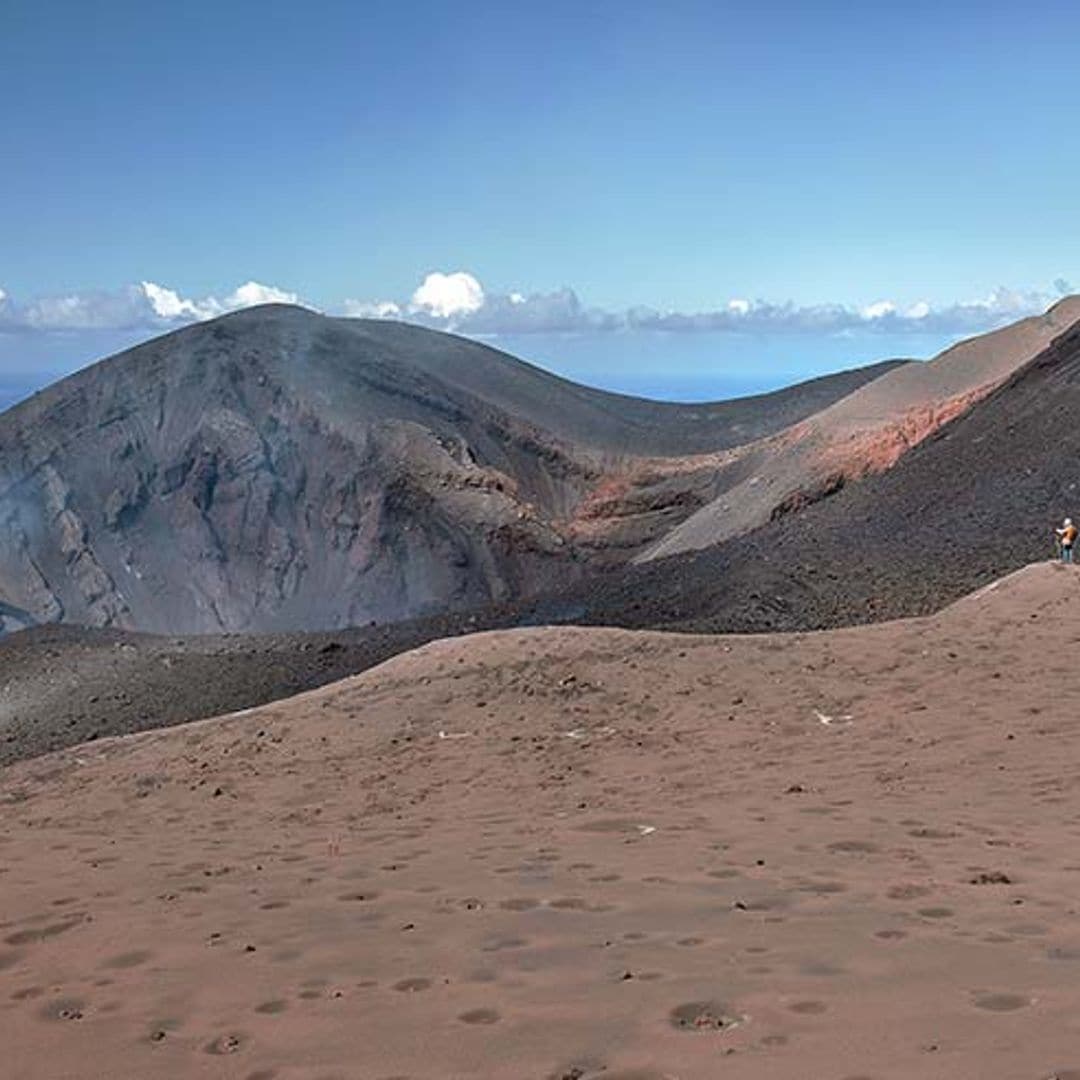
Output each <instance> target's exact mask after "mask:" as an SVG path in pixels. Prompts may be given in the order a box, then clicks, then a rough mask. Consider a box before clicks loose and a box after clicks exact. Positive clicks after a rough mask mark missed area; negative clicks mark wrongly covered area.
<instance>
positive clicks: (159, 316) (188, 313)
mask: <svg viewBox="0 0 1080 1080" xmlns="http://www.w3.org/2000/svg"><path fill="white" fill-rule="evenodd" d="M269 303H282V304H300V303H303V301H302V300H301V299H300V297H299V296H298V295H297V294H296V293H294V292H289V291H287V290H285V289H279V288H277V287H276V286H274V285H262V284H260V283H259V282H257V281H248V282H245V283H244V284H243V285H240V286H238V287H237V288H235V289H234V290H233V291H232V292H231V293H228V294H227V295H226V296H224V297H216V296H206V297H203V298H201V299H195V300H192V299H185V298H184V297H182V296H180V294H179V293H177V292H176V291H175V290H174V289H170V288H167V287H166V286H164V285H158V284H157V283H155V282H153V281H143V282H140V283H139V284H138V285H128V286H126V287H125V288H122V289H115V290H103V289H98V290H87V291H82V292H74V293H66V294H63V295H60V296H43V297H37V298H36V299H33V300H29V301H26V302H25V303H20V302H17V301H15V300H14V299H12V298H11V296H9V295H8V294H7V293H6V292H5V291H4V289H3V288H0V333H5V332H6V333H33V332H54V333H57V332H67V331H79V330H148V331H155V330H156V331H161V330H169V329H172V328H174V327H176V326H182V325H184V324H186V323H191V322H202V321H203V320H205V319H213V318H215V317H217V316H218V315H225V314H227V313H228V312H230V311H238V310H240V309H241V308H245V307H253V306H255V305H256V304H269ZM305 306H310V305H305Z"/></svg>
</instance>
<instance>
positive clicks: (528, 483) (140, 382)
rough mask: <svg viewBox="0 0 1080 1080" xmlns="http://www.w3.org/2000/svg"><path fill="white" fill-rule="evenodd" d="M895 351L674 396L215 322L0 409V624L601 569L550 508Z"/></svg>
mask: <svg viewBox="0 0 1080 1080" xmlns="http://www.w3.org/2000/svg"><path fill="white" fill-rule="evenodd" d="M892 366H893V365H892V364H882V365H876V366H874V367H871V368H868V369H862V370H859V371H853V372H847V373H844V374H841V375H837V376H832V377H828V378H825V379H819V380H815V381H814V382H811V383H808V384H804V385H802V386H799V387H793V388H791V389H789V390H785V391H780V392H778V393H775V394H770V395H764V396H762V397H758V398H750V399H742V400H738V401H733V402H724V403H719V404H715V405H700V406H699V405H693V406H690V405H672V404H662V403H655V402H647V401H640V400H637V399H633V398H627V397H623V396H620V395H615V394H608V393H603V392H600V391H595V390H590V389H588V388H585V387H582V386H577V385H575V384H573V383H570V382H567V381H565V380H562V379H559V378H556V377H555V376H552V375H550V374H548V373H546V372H543V371H541V370H540V369H537V368H535V367H532V366H531V365H528V364H525V363H522V362H520V361H517V360H514V359H513V358H511V357H509V356H507V355H506V354H504V353H500V352H498V351H496V350H494V349H490V348H487V347H485V346H483V345H480V344H477V343H475V342H470V341H467V340H464V339H461V338H457V337H454V336H451V335H446V334H440V333H437V332H434V331H430V330H425V329H421V328H418V327H413V326H408V325H404V324H400V323H392V322H381V321H365V320H344V319H331V318H327V317H324V316H320V315H317V314H315V313H312V312H309V311H306V310H304V309H300V308H295V307H289V306H282V305H270V306H266V307H261V308H254V309H249V310H247V311H243V312H239V313H236V314H233V315H229V316H225V317H223V318H221V319H217V320H214V321H212V322H209V323H204V324H200V325H197V326H192V327H188V328H186V329H183V330H180V331H177V332H175V333H173V334H169V335H166V336H164V337H162V338H159V339H156V340H154V341H151V342H148V343H147V344H145V345H142V346H139V347H137V348H135V349H132V350H129V351H127V352H125V353H122V354H119V355H118V356H116V357H112V358H110V359H109V360H106V361H103V362H101V363H99V364H97V365H95V366H93V367H92V368H88V369H86V370H84V371H82V372H80V373H78V374H77V375H74V376H72V377H71V378H69V379H66V380H64V381H63V382H61V383H58V384H56V385H54V386H52V387H50V388H49V389H48V390H46V391H44V392H42V393H40V394H38V395H36V396H35V397H33V398H31V399H30V400H29V401H27V402H24V403H22V404H21V405H19V406H16V407H15V408H13V409H11V410H9V411H8V412H6V413H4V414H3V415H0V631H3V630H13V629H18V628H20V627H23V626H27V625H32V624H42V623H51V622H58V621H64V622H72V623H81V624H87V625H91V626H103V627H122V628H128V629H136V630H140V631H154V632H162V633H186V634H189V633H194V632H205V633H214V632H221V631H238V630H244V631H268V632H269V631H279V630H307V629H320V628H327V627H340V626H348V625H362V624H366V623H367V622H369V621H371V620H376V621H378V622H385V621H389V620H400V619H405V618H410V617H414V616H418V615H423V614H426V613H433V612H444V611H447V610H455V609H463V608H469V607H473V606H477V605H483V604H487V603H492V602H510V601H513V600H515V599H516V598H518V597H521V596H525V595H528V594H530V593H533V592H537V591H543V590H545V589H546V588H549V587H551V585H552V584H553V583H555V582H559V581H562V582H565V581H573V580H578V579H580V578H582V577H583V576H584V575H585V574H587V573H588V572H590V569H591V564H592V562H594V561H596V559H597V557H598V555H599V556H602V554H603V552H602V550H601V549H602V548H603V542H602V540H601V542H599V543H598V542H596V541H595V540H594V541H593V542H592V544H591V546H590V547H588V548H587V549H584V548H582V547H580V546H579V545H578V544H577V543H576V542H575V538H574V536H573V534H572V531H570V530H567V529H566V528H564V523H565V522H566V521H567V520H569V519H571V518H572V517H573V514H574V512H575V509H576V508H577V507H578V506H579V505H580V504H581V502H582V501H583V500H584V499H586V498H587V496H588V495H589V493H590V492H591V491H593V490H594V489H595V488H596V487H597V486H598V485H600V484H602V483H603V481H604V479H605V478H606V477H608V476H610V475H611V474H612V473H613V472H614V473H618V472H619V471H620V470H621V469H625V468H627V467H628V463H629V462H631V461H632V460H636V459H639V458H640V457H641V456H643V455H644V456H649V455H652V456H666V457H678V456H680V455H690V454H698V453H702V452H706V451H709V452H715V451H717V450H724V449H727V448H730V447H732V446H735V445H739V444H741V443H744V442H747V441H751V440H754V439H757V438H760V437H762V436H764V435H768V434H770V433H772V432H775V431H778V430H780V429H782V428H784V427H786V426H788V425H789V424H791V423H794V422H796V421H798V420H800V419H801V418H803V417H805V416H807V415H810V414H812V413H813V412H815V411H817V410H819V409H821V408H823V407H824V406H826V405H828V404H829V403H831V402H832V401H835V400H836V399H838V398H840V397H843V396H844V395H846V394H847V393H849V392H851V391H852V390H853V389H855V388H857V387H858V386H860V385H862V384H864V383H865V382H867V381H868V380H870V379H873V378H875V377H877V376H878V375H880V374H883V373H884V372H886V371H888V370H889V369H890V368H891V367H892ZM671 501H672V502H673V503H674V504H676V505H674V506H672V507H665V508H664V512H663V513H660V514H655V515H653V517H652V518H650V519H649V520H648V521H647V522H646V524H645V526H643V527H642V528H640V529H639V530H638V533H639V534H640V539H641V540H645V539H649V538H654V537H655V534H656V532H657V530H658V529H663V528H665V527H666V526H667V523H668V522H674V521H675V520H677V514H678V513H680V512H682V511H681V510H680V509H679V507H678V505H677V504H678V501H679V500H678V498H677V497H673V498H672V500H671ZM691 508H692V507H688V509H687V510H686V512H689V509H691ZM672 514H674V515H676V516H674V517H673V516H672ZM636 536H637V534H636ZM634 542H638V540H637V539H635V541H634ZM630 553H632V550H630V551H628V552H625V553H624V552H622V551H620V552H619V553H618V557H620V558H621V557H623V555H624V554H630Z"/></svg>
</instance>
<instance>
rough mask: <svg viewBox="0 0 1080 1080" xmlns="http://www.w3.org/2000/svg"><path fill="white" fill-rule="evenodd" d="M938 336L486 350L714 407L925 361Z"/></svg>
mask: <svg viewBox="0 0 1080 1080" xmlns="http://www.w3.org/2000/svg"><path fill="white" fill-rule="evenodd" d="M958 340H959V338H958V337H956V336H953V337H948V336H944V335H931V334H926V335H922V334H920V335H913V334H904V335H891V336H890V335H885V334H862V335H857V336H854V335H853V336H850V337H849V336H844V337H840V336H837V337H821V336H809V335H795V334H772V335H767V336H765V335H762V336H750V335H742V334H732V333H706V332H698V333H682V334H675V333H643V332H636V333H626V334H620V333H609V334H591V335H587V334H580V335H576V334H557V335H554V334H552V335H549V334H527V335H526V334H523V335H519V336H510V335H505V336H500V337H499V338H490V339H487V343H488V344H489V345H494V346H495V347H496V348H499V349H503V350H505V351H506V352H509V353H512V354H513V355H514V356H517V357H520V358H521V359H522V360H529V361H531V362H532V363H534V364H538V365H539V366H540V367H544V368H547V369H548V370H550V371H554V372H555V373H556V374H559V375H563V376H565V377H566V378H569V379H573V380H574V381H575V382H583V383H587V384H588V385H589V386H598V387H602V388H603V389H605V390H614V391H617V392H618V393H622V394H633V395H636V396H639V397H651V398H657V399H659V400H661V401H720V400H723V399H724V398H731V397H745V396H747V395H749V394H762V393H767V392H768V391H770V390H778V389H780V388H781V387H784V386H790V385H792V384H793V383H797V382H802V381H803V380H805V379H813V378H815V377H816V376H818V375H827V374H829V373H830V372H834V371H844V370H846V369H848V368H854V367H862V366H864V365H866V364H873V363H876V362H877V361H878V360H892V359H896V358H904V359H913V360H928V359H930V358H931V357H933V356H936V355H937V354H938V353H939V352H941V351H942V350H943V349H945V348H947V347H948V346H949V345H951V344H953V343H954V342H956V341H958Z"/></svg>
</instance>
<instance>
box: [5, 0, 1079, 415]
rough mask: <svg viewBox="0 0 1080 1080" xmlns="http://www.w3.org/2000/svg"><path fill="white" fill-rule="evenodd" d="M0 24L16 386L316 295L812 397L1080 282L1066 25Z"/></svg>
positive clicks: (121, 19) (697, 8)
mask: <svg viewBox="0 0 1080 1080" xmlns="http://www.w3.org/2000/svg"><path fill="white" fill-rule="evenodd" d="M0 20H2V22H0V102H2V103H3V108H4V124H3V130H2V132H0V140H2V142H0V145H2V147H3V153H2V155H0V160H2V167H0V290H3V292H4V295H5V299H3V300H0V375H4V374H5V373H6V375H7V377H9V378H22V377H23V376H26V377H27V378H29V379H30V380H31V381H33V380H34V379H35V378H36V379H39V380H40V379H43V378H45V377H46V376H47V375H51V374H53V373H54V372H56V371H61V370H68V369H70V367H72V366H74V365H76V364H78V363H81V362H84V361H86V360H90V359H93V358H95V357H96V356H98V355H100V352H99V351H97V350H101V349H108V348H111V347H113V346H114V345H118V344H126V343H128V342H130V341H133V340H138V339H139V338H140V337H146V336H149V335H150V334H151V333H153V332H155V330H159V329H162V328H165V327H167V326H171V325H175V323H176V322H177V321H182V320H184V319H190V318H195V317H201V316H203V315H206V314H212V313H213V312H214V311H217V310H224V309H226V308H228V307H230V306H235V305H236V304H237V303H240V302H246V299H245V298H248V299H250V298H262V297H264V296H275V295H285V296H290V297H291V296H296V297H297V298H299V299H302V300H303V301H305V302H307V303H309V304H311V305H313V306H316V307H318V308H320V309H321V310H326V311H328V312H333V313H350V312H351V313H359V312H364V311H369V310H371V307H370V305H371V304H373V303H375V302H378V301H381V302H385V303H391V302H392V303H393V304H395V305H396V307H397V311H396V312H394V314H396V315H398V316H399V317H417V318H420V319H421V321H424V320H428V321H431V322H432V324H433V325H445V326H448V327H454V328H457V329H459V330H462V331H463V332H475V333H486V334H496V335H502V339H503V340H504V342H506V343H509V342H513V343H514V345H515V348H516V349H517V351H519V352H523V353H524V354H525V355H527V356H528V355H531V356H532V357H533V358H535V359H538V360H540V361H542V362H544V363H547V364H548V365H549V366H553V367H556V368H560V369H562V370H564V371H566V372H567V373H568V374H571V375H579V376H581V375H583V373H587V374H588V376H589V378H590V380H591V381H600V382H604V383H606V384H608V385H619V386H621V387H625V386H629V385H631V384H634V385H637V384H639V383H640V384H641V385H645V384H648V385H650V386H654V387H655V388H656V389H657V391H658V392H664V385H665V384H664V378H663V372H662V371H661V377H660V378H657V377H656V370H655V368H656V363H657V359H656V358H657V357H658V356H659V357H660V358H661V360H663V357H664V354H663V352H662V350H661V351H660V352H658V351H657V349H656V348H654V347H653V346H654V345H655V341H656V335H657V334H658V333H659V334H660V335H661V342H662V341H663V340H664V339H666V340H671V339H672V338H674V337H676V336H678V341H677V342H676V343H675V344H673V345H672V348H671V355H672V356H677V357H678V358H679V360H678V364H674V361H672V364H673V365H674V366H673V369H672V379H671V381H672V386H674V384H675V383H676V382H678V383H680V385H682V386H689V385H690V384H693V385H695V386H698V387H700V388H701V392H702V393H707V392H708V391H707V389H706V387H708V386H720V385H721V383H722V382H723V381H724V380H725V379H732V380H736V381H738V380H742V382H745V381H746V379H747V377H748V376H753V377H754V379H756V383H755V385H757V384H762V385H763V384H764V383H765V382H769V381H772V382H776V381H777V380H779V379H780V369H779V367H778V365H777V362H775V360H769V358H770V357H772V358H775V357H777V356H778V355H781V354H783V355H788V354H789V353H791V354H796V355H793V356H792V359H791V362H790V364H788V365H787V367H786V368H785V370H784V373H783V376H784V378H786V377H787V373H788V369H790V371H793V372H796V373H806V374H812V373H814V372H816V371H818V370H822V369H823V368H828V367H841V366H845V365H847V364H849V363H851V362H855V361H858V360H861V359H872V358H873V357H874V356H878V355H891V354H893V353H896V352H902V353H916V352H921V353H923V354H925V353H926V351H927V350H929V351H931V352H932V351H934V350H935V348H937V347H940V345H943V344H945V343H946V342H947V341H949V340H953V339H955V337H956V336H957V335H959V334H963V333H969V332H973V331H975V330H978V329H983V328H985V327H986V326H989V325H994V324H996V323H997V322H1000V321H1003V320H1006V319H1008V318H1012V317H1015V316H1016V315H1017V314H1022V313H1024V312H1026V311H1028V310H1036V309H1038V308H1039V307H1040V306H1045V304H1046V303H1049V302H1050V301H1051V300H1052V299H1053V298H1054V297H1055V296H1056V295H1059V294H1060V293H1061V292H1062V291H1065V290H1066V289H1068V288H1069V287H1070V286H1069V282H1071V281H1072V280H1074V279H1077V280H1080V265H1078V264H1080V254H1078V252H1080V217H1078V215H1077V213H1076V210H1075V205H1074V203H1075V194H1074V189H1075V185H1074V178H1075V177H1076V176H1077V175H1078V174H1080V141H1078V140H1076V139H1075V138H1072V137H1071V133H1072V132H1073V130H1074V128H1075V121H1074V115H1075V106H1076V103H1077V93H1076V89H1075V77H1074V70H1075V58H1074V56H1073V43H1074V42H1075V40H1076V39H1077V32H1078V31H1080V10H1078V9H1076V8H1075V7H1070V6H1067V5H1065V4H1063V3H1049V4H1046V3H1044V4H1040V5H1038V6H1037V7H1031V6H1026V7H1025V6H1022V5H1016V4H1011V3H1009V4H1006V3H997V2H993V0H991V2H984V3H979V4H976V3H968V2H966V0H958V2H949V3H944V4H942V3H940V2H939V3H935V4H929V3H921V2H918V0H915V2H909V3H905V4H903V5H878V4H869V3H862V4H855V3H829V2H817V3H809V2H805V0H804V2H802V3H777V2H771V3H770V2H768V0H764V2H760V3H755V4H754V5H750V4H746V3H739V4H733V3H724V2H716V0H713V2H711V3H689V2H679V0H672V2H666V3H662V4H661V3H633V2H627V0H622V2H620V3H609V2H607V0H592V2H590V3H588V4H582V3H580V2H578V3H563V2H561V0H556V2H552V3H547V4H544V5H517V4H506V3H499V4H495V3H486V2H485V3H473V4H462V3H450V2H446V3H424V2H420V3H412V4H409V5H391V4H382V3H378V4H376V3H356V2H353V3H348V4H346V3H340V4H339V3H312V4H307V5H274V4H272V5H267V4H266V3H265V0H264V2H263V3H260V4H254V3H246V2H232V3H229V4H210V3H206V2H204V0H191V2H189V3H187V4H185V5H174V6H170V7H168V8H165V7H161V6H159V5H147V4H146V3H145V0H143V2H141V3H129V2H127V0H110V2H107V3H103V4H98V5H89V4H85V3H56V2H48V0H39V2H36V3H27V2H24V0H6V2H5V3H4V5H3V7H2V9H0ZM432 274H442V275H446V278H444V279H436V284H435V286H432V287H431V288H430V289H429V290H428V293H427V294H426V295H427V296H428V299H429V300H430V303H428V304H427V305H426V306H425V305H424V304H422V303H418V302H417V300H416V294H417V290H418V288H420V287H421V285H422V283H423V282H424V281H425V279H428V278H429V275H432ZM454 275H460V276H458V277H455V276H454ZM466 276H467V277H468V279H469V281H474V282H475V283H476V284H477V287H478V288H479V289H480V293H479V294H474V293H470V292H469V288H471V286H469V284H468V282H466V281H465V278H466ZM440 281H441V282H442V283H443V284H442V286H439V282H440ZM447 281H449V282H450V284H449V285H447V284H446V282H447ZM142 282H152V283H155V284H156V285H158V286H160V287H161V288H162V289H165V290H169V294H168V295H165V294H162V293H158V294H157V300H156V301H154V300H152V299H150V298H148V296H147V293H146V290H145V289H144V288H143V287H142V285H141V284H140V283H142ZM247 282H258V283H261V284H262V285H263V286H264V291H262V292H260V291H258V290H255V289H249V290H247V292H242V293H237V290H238V287H240V286H242V285H244V284H245V283H247ZM462 282H465V284H466V286H467V287H466V289H465V292H464V293H463V292H462V290H461V287H460V286H461V284H462ZM440 287H444V292H443V293H440V292H439V288H440ZM446 289H449V291H448V292H447V291H446ZM515 295H516V299H514V300H511V297H512V296H515ZM162 296H165V299H162ZM171 296H175V297H176V299H175V301H173V300H172V299H170V297H171ZM447 296H449V297H450V300H449V301H447V300H446V297H447ZM477 296H480V297H482V300H481V301H480V306H476V300H477ZM569 296H572V298H573V299H572V302H571V301H570V300H569V299H568V297H569ZM455 298H456V300H455ZM454 302H458V303H459V306H458V307H457V308H456V309H455V308H454V307H453V304H454ZM461 304H464V306H460V305H461ZM733 304H734V307H733V306H732V305H733ZM637 309H647V310H646V311H645V313H644V315H643V313H642V311H641V310H637ZM384 310H389V309H384ZM633 310H637V314H636V315H634V316H632V317H628V315H627V313H628V312H630V311H633ZM823 312H831V313H832V315H831V316H829V317H824V318H823V316H822V313H823ZM840 312H842V314H841V313H840ZM671 313H675V314H676V315H680V316H681V315H698V316H702V315H704V316H706V317H705V318H699V319H698V320H697V321H696V322H694V321H687V320H682V321H681V322H680V321H679V320H677V319H676V320H673V319H671V318H670V317H669V316H670V315H671ZM931 313H932V315H933V318H932V319H931V321H930V322H926V321H925V320H926V318H927V316H928V314H931ZM747 314H750V315H753V316H754V318H755V321H754V323H753V325H752V326H751V327H749V328H748V329H749V330H750V331H751V332H750V333H749V336H748V335H747V333H746V332H745V330H744V328H743V327H741V326H740V325H734V326H733V325H731V323H732V319H733V318H735V317H739V316H744V315H747ZM657 319H660V320H661V321H660V322H657ZM665 319H666V321H664V320H665ZM650 320H651V321H650ZM523 330H524V331H525V333H524V334H523V333H522V331H523ZM735 334H737V335H739V338H738V340H735V339H734V338H733V336H732V335H735ZM567 335H570V336H569V337H568V336H567ZM627 335H630V337H631V338H632V339H633V340H631V341H630V343H629V347H628V339H627ZM803 338H805V340H802V339H803ZM30 339H33V340H30ZM522 341H524V344H523V345H522ZM560 342H561V343H562V344H561V345H560ZM567 342H569V344H567ZM785 342H786V345H785V344H784V343H785ZM905 342H906V343H907V344H909V345H911V346H913V347H912V348H904V347H903V346H904V344H905ZM747 353H750V354H752V355H749V356H746V355H745V354H747ZM721 356H723V357H726V359H724V360H723V361H721V360H720V359H718V357H721ZM800 356H801V357H802V359H800ZM567 357H571V359H567ZM717 365H720V367H722V368H723V371H720V370H719V368H718V366H717ZM663 366H664V365H663V364H661V367H663ZM674 367H678V371H677V372H676V371H674ZM755 373H756V374H755ZM713 376H715V378H713ZM721 376H722V378H721ZM710 380H712V381H710ZM752 381H753V380H752ZM672 392H673V393H675V392H677V391H675V390H672Z"/></svg>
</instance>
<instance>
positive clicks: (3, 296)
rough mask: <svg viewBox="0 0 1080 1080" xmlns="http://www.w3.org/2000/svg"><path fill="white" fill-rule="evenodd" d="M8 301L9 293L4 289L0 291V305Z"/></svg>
mask: <svg viewBox="0 0 1080 1080" xmlns="http://www.w3.org/2000/svg"><path fill="white" fill-rule="evenodd" d="M6 299H7V293H6V292H4V290H3V289H0V304H2V303H3V302H4V301H5V300H6Z"/></svg>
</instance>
